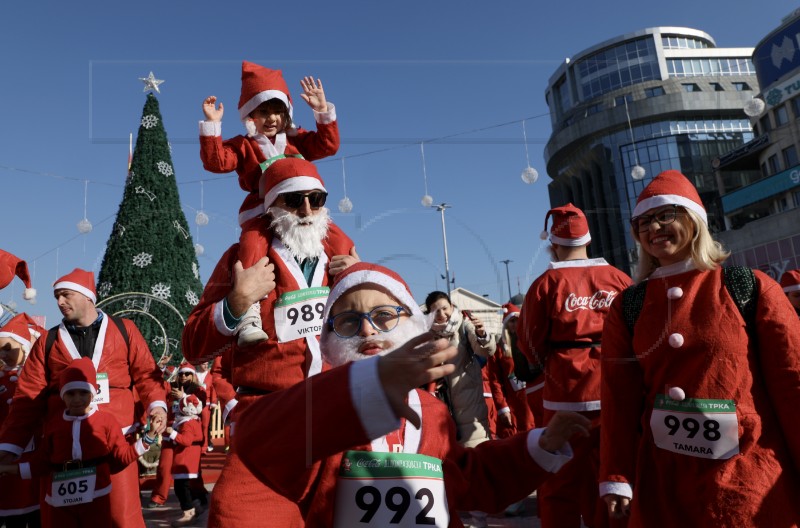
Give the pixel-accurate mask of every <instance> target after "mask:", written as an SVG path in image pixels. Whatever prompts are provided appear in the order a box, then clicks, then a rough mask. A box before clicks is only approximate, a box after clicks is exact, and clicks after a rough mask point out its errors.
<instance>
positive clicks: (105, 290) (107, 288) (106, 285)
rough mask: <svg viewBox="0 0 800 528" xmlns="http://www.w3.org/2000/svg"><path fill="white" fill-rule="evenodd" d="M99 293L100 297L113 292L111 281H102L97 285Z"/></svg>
mask: <svg viewBox="0 0 800 528" xmlns="http://www.w3.org/2000/svg"><path fill="white" fill-rule="evenodd" d="M97 293H98V295H100V297H107V296H108V294H109V293H111V283H110V282H101V283H100V285H99V286H98V287H97Z"/></svg>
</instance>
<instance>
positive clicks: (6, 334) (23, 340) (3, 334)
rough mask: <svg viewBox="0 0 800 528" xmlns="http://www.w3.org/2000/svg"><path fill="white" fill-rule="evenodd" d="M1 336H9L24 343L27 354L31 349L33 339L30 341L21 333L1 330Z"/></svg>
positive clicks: (23, 346) (21, 343)
mask: <svg viewBox="0 0 800 528" xmlns="http://www.w3.org/2000/svg"><path fill="white" fill-rule="evenodd" d="M0 337H8V338H10V339H13V340H14V341H16V342H17V343H19V344H20V345H22V348H23V350H26V352H25V353H26V355H27V353H28V352H30V351H31V341H30V339H25V338H24V337H22V336H20V335H17V334H15V333H13V332H0Z"/></svg>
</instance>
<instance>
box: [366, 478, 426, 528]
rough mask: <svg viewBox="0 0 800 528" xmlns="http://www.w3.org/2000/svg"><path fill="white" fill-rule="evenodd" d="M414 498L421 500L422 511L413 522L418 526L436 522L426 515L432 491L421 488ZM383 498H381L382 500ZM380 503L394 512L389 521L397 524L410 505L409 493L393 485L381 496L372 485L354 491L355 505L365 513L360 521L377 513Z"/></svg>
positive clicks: (368, 519)
mask: <svg viewBox="0 0 800 528" xmlns="http://www.w3.org/2000/svg"><path fill="white" fill-rule="evenodd" d="M414 498H415V499H416V500H418V501H420V502H423V503H424V504H423V507H422V511H420V512H419V513H418V514H417V516H416V518H415V519H414V520H415V524H417V525H420V526H432V525H435V524H436V520H435V519H434V518H433V517H429V516H428V512H430V511H431V509H432V508H433V493H432V492H431V490H429V489H427V488H421V489H420V490H419V491H417V493H416V495H414ZM382 499H383V500H382ZM381 504H385V505H386V508H387V509H388V510H389V511H393V512H395V513H394V515H393V516H392V519H391V520H390V521H389V522H390V523H391V524H399V523H400V522H401V521H402V520H403V516H405V514H406V513H407V512H408V508H409V507H410V506H411V494H410V493H409V492H408V490H407V489H405V488H401V487H399V486H395V487H393V488H389V489H388V490H387V491H386V497H383V498H382V497H381V492H380V490H379V489H378V488H376V487H374V486H364V487H362V488H360V489H359V490H358V491H357V492H356V506H358V507H359V508H360V509H362V510H364V511H365V512H366V513H365V514H364V516H363V517H361V522H362V523H369V522H370V521H371V520H372V518H373V517H374V516H375V514H376V513H378V510H379V509H380V507H381Z"/></svg>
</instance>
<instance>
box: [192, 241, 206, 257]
mask: <svg viewBox="0 0 800 528" xmlns="http://www.w3.org/2000/svg"><path fill="white" fill-rule="evenodd" d="M205 252H206V248H204V247H203V244H195V245H194V254H195V255H197V256H198V257H199V256H200V255H202V254H203V253H205Z"/></svg>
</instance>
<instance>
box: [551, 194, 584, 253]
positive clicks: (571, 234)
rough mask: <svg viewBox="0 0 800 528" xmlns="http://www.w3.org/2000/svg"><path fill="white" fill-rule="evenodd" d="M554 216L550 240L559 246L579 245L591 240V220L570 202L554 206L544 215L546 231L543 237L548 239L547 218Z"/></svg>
mask: <svg viewBox="0 0 800 528" xmlns="http://www.w3.org/2000/svg"><path fill="white" fill-rule="evenodd" d="M551 216H552V217H553V225H552V227H551V228H550V242H552V243H553V244H558V245H559V246H569V247H578V246H584V245H586V244H588V243H589V242H591V240H592V235H590V234H589V222H588V221H587V220H586V215H585V214H583V211H581V210H580V209H578V208H577V207H575V206H574V205H572V204H571V203H568V204H567V205H562V206H561V207H554V208H553V209H550V210H549V211H547V215H546V216H545V217H544V231H542V234H541V239H542V240H547V237H548V233H547V220H548V218H550V217H551Z"/></svg>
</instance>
